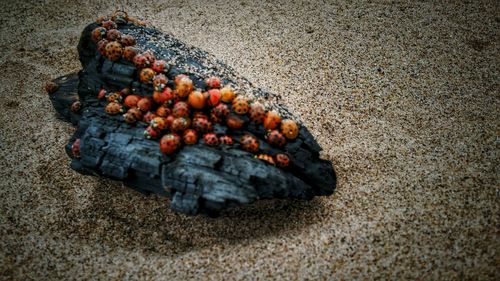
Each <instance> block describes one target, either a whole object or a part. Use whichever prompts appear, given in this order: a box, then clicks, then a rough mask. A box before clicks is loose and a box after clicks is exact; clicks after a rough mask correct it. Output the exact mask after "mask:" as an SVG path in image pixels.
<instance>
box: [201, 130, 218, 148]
mask: <svg viewBox="0 0 500 281" xmlns="http://www.w3.org/2000/svg"><path fill="white" fill-rule="evenodd" d="M203 141H204V142H205V143H206V144H207V145H210V146H217V145H219V138H217V135H216V134H214V133H208V134H205V135H204V136H203Z"/></svg>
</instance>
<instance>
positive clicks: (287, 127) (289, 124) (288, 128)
mask: <svg viewBox="0 0 500 281" xmlns="http://www.w3.org/2000/svg"><path fill="white" fill-rule="evenodd" d="M281 132H282V133H283V135H284V136H285V137H286V138H287V139H290V140H294V139H296V138H297V136H298V135H299V126H298V125H297V123H296V122H295V121H293V120H290V119H285V120H283V121H281Z"/></svg>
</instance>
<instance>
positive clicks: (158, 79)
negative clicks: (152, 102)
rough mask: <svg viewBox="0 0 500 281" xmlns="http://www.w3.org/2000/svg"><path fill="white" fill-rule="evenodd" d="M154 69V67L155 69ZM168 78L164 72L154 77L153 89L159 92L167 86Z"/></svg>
mask: <svg viewBox="0 0 500 281" xmlns="http://www.w3.org/2000/svg"><path fill="white" fill-rule="evenodd" d="M153 71H154V69H153ZM167 83H168V79H167V76H165V75H164V74H158V75H156V76H155V77H154V78H153V89H154V90H155V91H157V92H161V91H163V89H165V87H167Z"/></svg>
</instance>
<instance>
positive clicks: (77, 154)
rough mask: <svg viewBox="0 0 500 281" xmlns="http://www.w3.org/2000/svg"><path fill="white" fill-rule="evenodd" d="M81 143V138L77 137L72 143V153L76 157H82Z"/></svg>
mask: <svg viewBox="0 0 500 281" xmlns="http://www.w3.org/2000/svg"><path fill="white" fill-rule="evenodd" d="M80 145H81V141H80V139H76V140H75V141H74V142H73V144H72V145H71V153H72V154H73V157H75V158H80Z"/></svg>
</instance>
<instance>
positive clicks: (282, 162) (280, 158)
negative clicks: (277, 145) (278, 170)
mask: <svg viewBox="0 0 500 281" xmlns="http://www.w3.org/2000/svg"><path fill="white" fill-rule="evenodd" d="M274 160H275V162H276V164H277V165H278V166H279V167H282V168H285V167H288V165H290V158H289V157H288V155H286V154H283V153H278V154H276V156H275V157H274Z"/></svg>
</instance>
